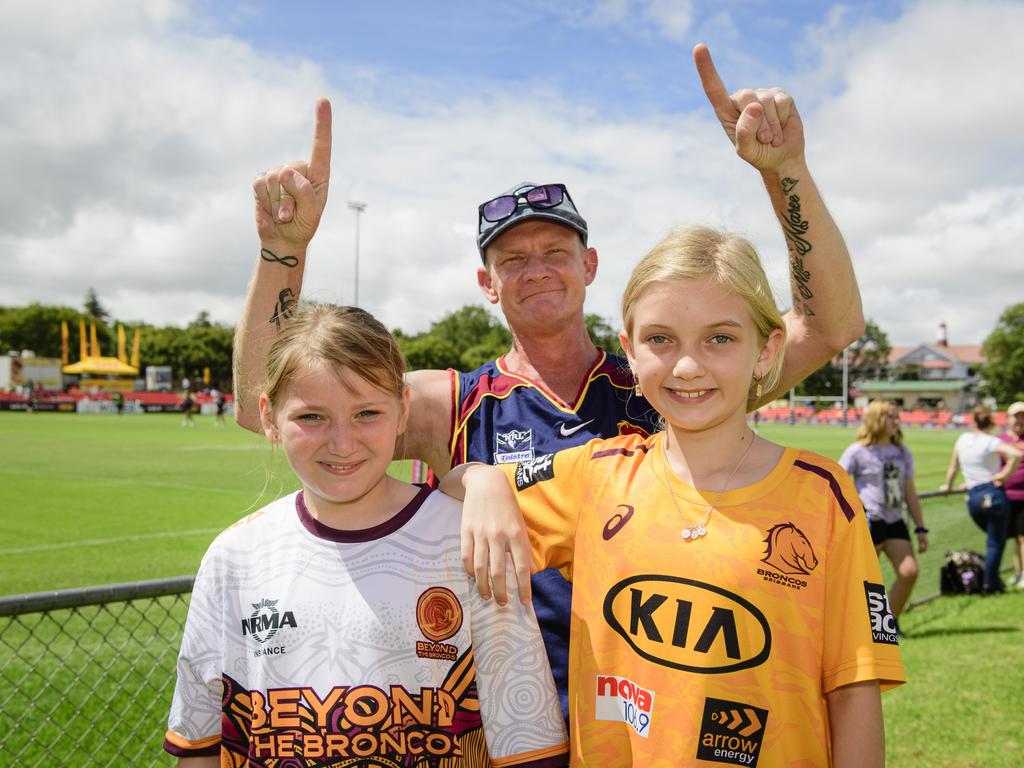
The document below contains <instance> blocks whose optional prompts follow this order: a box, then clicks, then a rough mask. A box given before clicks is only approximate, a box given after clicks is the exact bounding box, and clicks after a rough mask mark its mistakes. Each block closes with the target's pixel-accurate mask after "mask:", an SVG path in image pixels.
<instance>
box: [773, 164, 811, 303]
mask: <svg viewBox="0 0 1024 768" xmlns="http://www.w3.org/2000/svg"><path fill="white" fill-rule="evenodd" d="M799 183H800V180H799V179H793V178H790V177H788V176H787V177H786V178H784V179H783V180H782V194H783V195H785V197H786V210H785V211H783V212H781V213H780V216H779V218H780V219H781V221H782V231H783V233H784V234H785V236H786V244H787V246H788V249H789V264H790V267H791V269H792V274H793V311H794V312H796V313H797V314H799V315H808V316H811V317H813V316H814V310H813V309H811V305H810V300H811V299H813V298H814V292H813V291H812V290H811V286H810V282H811V273H810V271H809V270H808V269H807V268H806V267H805V266H804V256H806V255H807V254H808V253H810V252H811V251H812V250H814V248H813V246H812V245H811V243H810V241H809V240H808V239H807V234H808V230H809V229H810V223H809V222H808V221H807V220H805V219H804V217H803V213H802V211H801V208H800V196H799V195H797V194H795V190H796V187H797V185H798V184H799Z"/></svg>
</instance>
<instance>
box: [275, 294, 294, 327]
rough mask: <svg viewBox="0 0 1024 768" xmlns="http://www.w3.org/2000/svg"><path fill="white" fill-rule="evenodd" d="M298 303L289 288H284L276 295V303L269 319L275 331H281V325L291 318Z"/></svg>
mask: <svg viewBox="0 0 1024 768" xmlns="http://www.w3.org/2000/svg"><path fill="white" fill-rule="evenodd" d="M298 303H299V302H298V300H297V299H296V298H295V293H294V292H293V291H292V289H291V288H284V289H282V290H281V292H280V293H278V294H277V303H276V304H275V305H274V314H273V315H272V316H271V318H270V322H271V323H273V324H274V328H275V329H276V330H277V331H280V330H281V323H282V322H284V321H285V320H287V319H288V318H289V317H291V316H292V314H293V313H294V312H295V307H296V306H297V305H298Z"/></svg>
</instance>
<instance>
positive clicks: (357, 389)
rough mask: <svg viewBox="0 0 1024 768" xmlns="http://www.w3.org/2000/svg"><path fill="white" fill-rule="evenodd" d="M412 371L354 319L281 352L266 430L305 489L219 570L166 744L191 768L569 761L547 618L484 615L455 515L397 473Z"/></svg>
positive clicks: (194, 615)
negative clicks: (393, 473)
mask: <svg viewBox="0 0 1024 768" xmlns="http://www.w3.org/2000/svg"><path fill="white" fill-rule="evenodd" d="M404 372H405V368H404V360H403V358H402V354H401V352H400V351H399V350H398V346H397V344H396V343H395V341H394V339H393V338H392V337H391V335H390V334H389V333H388V332H387V330H386V329H385V328H384V327H383V326H382V325H381V324H380V323H379V322H378V321H377V320H375V319H374V318H373V317H372V316H370V315H369V314H368V313H366V312H364V311H363V310H361V309H356V308H351V307H345V308H341V307H334V306H329V305H319V306H310V307H307V308H304V309H302V310H300V311H299V312H298V313H297V314H296V316H295V317H294V318H293V319H292V320H290V321H289V322H288V323H287V324H286V325H285V327H284V329H283V330H282V332H281V334H280V335H279V336H278V337H277V339H276V340H275V341H274V343H273V345H272V346H271V349H270V354H269V356H268V360H267V374H266V381H265V383H264V386H263V394H262V395H261V396H260V399H259V407H260V414H261V418H262V423H263V428H264V431H265V433H266V435H267V438H268V439H269V440H270V441H271V442H272V443H274V444H278V445H280V446H281V447H282V448H283V449H284V453H285V456H286V457H287V459H288V463H289V464H290V465H291V467H292V469H293V470H294V472H295V474H296V475H297V476H298V478H299V479H300V480H301V482H302V490H301V491H298V492H297V493H293V494H290V495H288V496H285V497H284V498H282V499H278V500H277V501H275V502H272V503H271V504H269V505H267V506H266V507H264V508H263V509H261V510H259V511H258V512H255V513H254V514H252V515H249V516H248V517H246V518H244V519H243V520H241V521H239V522H238V523H236V524H235V525H234V526H232V527H231V528H229V529H228V530H227V531H225V532H224V533H222V534H221V535H220V536H219V537H218V538H217V540H216V541H215V542H214V543H213V544H212V545H211V547H210V549H209V550H208V551H207V553H206V556H205V557H204V558H203V563H202V566H201V567H200V571H199V574H198V575H197V577H196V582H195V588H194V591H193V596H192V601H191V604H190V607H189V615H188V621H187V625H186V628H185V632H184V637H183V640H182V646H181V653H180V656H179V660H178V677H177V684H176V687H175V693H174V698H173V702H172V705H171V713H170V717H169V722H168V730H167V734H166V740H165V749H167V751H169V752H171V753H172V754H175V755H177V756H178V757H179V758H180V763H179V764H180V765H188V766H217V765H230V766H241V765H246V766H269V765H300V764H301V765H303V766H308V767H309V768H313V767H314V766H321V765H323V766H328V765H342V764H344V765H352V766H363V765H373V766H387V767H391V768H399V767H400V766H408V765H413V764H415V765H425V766H426V765H429V766H439V767H440V766H444V767H445V768H461V767H463V766H474V767H475V766H484V765H491V764H492V761H493V763H494V764H500V765H524V766H544V767H546V766H556V765H564V764H565V761H566V753H567V745H566V744H565V734H564V726H563V722H562V717H561V711H560V708H559V705H558V701H557V698H556V696H555V691H554V685H553V683H552V680H551V673H550V669H549V668H548V664H547V657H546V654H545V653H544V648H543V644H542V642H541V638H540V634H539V631H538V629H537V626H536V621H535V619H533V616H532V609H531V608H529V607H528V606H524V605H521V604H519V603H518V602H517V603H513V604H512V605H510V606H504V607H502V606H498V605H496V604H495V603H485V602H483V601H482V600H481V599H480V598H479V596H478V595H477V592H476V590H475V589H473V588H471V586H470V584H469V581H468V580H467V579H466V577H465V574H464V573H463V571H462V566H461V562H460V560H459V554H460V551H459V546H460V542H459V526H460V510H459V506H458V504H457V503H456V502H454V501H453V500H452V499H450V498H448V497H446V496H444V495H443V494H441V493H440V492H433V493H432V492H431V491H430V489H429V488H426V487H422V488H421V487H417V486H413V485H409V484H407V483H404V482H401V481H399V480H397V479H395V478H393V477H390V476H389V475H388V474H387V469H388V466H389V464H390V462H391V458H392V456H393V455H394V454H395V446H396V443H397V442H398V441H399V440H400V439H401V438H402V434H403V432H404V430H405V425H406V419H407V415H408V405H409V390H408V387H407V386H406V385H405V382H404ZM485 737H486V738H485Z"/></svg>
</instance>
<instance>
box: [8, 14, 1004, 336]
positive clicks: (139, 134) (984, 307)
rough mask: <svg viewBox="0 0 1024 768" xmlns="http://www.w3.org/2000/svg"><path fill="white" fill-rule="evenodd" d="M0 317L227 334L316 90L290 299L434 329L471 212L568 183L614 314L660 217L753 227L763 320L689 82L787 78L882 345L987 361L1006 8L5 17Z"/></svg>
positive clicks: (726, 171)
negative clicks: (45, 315) (326, 133)
mask: <svg viewBox="0 0 1024 768" xmlns="http://www.w3.org/2000/svg"><path fill="white" fill-rule="evenodd" d="M0 11H2V17H3V18H4V20H5V21H4V24H3V25H2V26H0V45H2V47H3V50H4V51H5V53H6V56H5V58H6V60H7V62H8V63H9V64H11V63H13V62H16V63H17V65H16V66H13V65H9V66H5V67H3V68H2V69H0V158H3V163H4V172H5V174H4V175H5V177H6V183H5V184H3V185H0V249H2V256H0V306H24V305H27V304H29V303H31V302H41V303H44V304H61V305H67V306H72V307H78V308H80V307H81V305H82V302H83V300H84V297H85V294H86V292H87V291H88V289H89V288H90V287H92V288H95V290H96V291H97V293H98V295H99V297H100V300H101V302H102V303H103V304H104V305H105V306H106V307H107V308H108V309H109V310H110V312H111V313H112V315H113V316H114V317H115V318H117V319H119V320H122V321H127V322H135V321H145V322H148V323H152V324H157V325H164V324H173V325H181V326H183V325H185V324H187V323H188V322H189V321H191V320H193V319H194V318H195V317H196V316H197V315H198V314H199V313H200V312H207V313H209V316H210V317H211V318H212V319H213V320H215V321H218V322H223V323H226V324H231V325H233V324H234V323H236V322H237V320H238V318H239V316H240V313H241V308H242V303H243V299H244V296H245V289H246V286H247V284H248V281H249V279H250V276H251V274H252V270H253V267H254V265H255V263H256V260H257V258H258V253H259V243H258V239H257V237H256V233H255V227H254V224H253V204H252V192H251V184H252V179H253V177H254V176H255V175H256V174H257V173H258V172H260V171H263V170H265V169H267V168H272V167H275V166H278V165H281V164H283V163H285V162H287V161H290V160H295V159H301V158H305V157H308V154H309V144H310V138H311V135H312V127H313V108H314V104H315V101H316V99H317V98H318V97H320V96H326V97H329V98H330V99H331V102H332V105H333V112H334V153H333V159H332V176H331V189H330V197H329V200H328V204H327V209H326V211H325V213H324V217H323V220H322V222H321V225H320V230H319V232H318V233H317V236H316V238H315V240H314V242H313V245H312V246H311V248H310V253H309V258H308V266H307V270H306V279H305V283H304V289H303V296H304V297H305V298H309V299H316V300H321V301H333V302H340V303H351V302H352V301H353V299H354V294H355V291H354V281H355V250H356V248H355V241H356V221H355V213H354V212H353V211H352V210H350V209H349V208H348V206H347V203H348V202H349V201H361V202H364V203H366V212H365V213H364V214H363V215H362V218H361V221H360V230H359V299H360V302H361V304H362V305H363V306H364V307H365V308H367V309H368V310H370V311H371V312H373V313H374V314H376V315H377V316H378V317H379V318H380V319H382V320H383V321H384V323H385V324H386V325H388V326H389V327H392V328H401V329H402V330H403V331H406V332H408V333H414V332H418V331H423V330H426V329H427V328H429V326H430V323H431V322H432V321H434V320H437V319H439V318H440V317H441V316H442V315H443V314H444V313H446V312H449V311H452V310H454V309H457V308H459V307H461V306H462V305H464V304H469V303H477V304H482V303H483V297H482V296H481V294H480V292H479V288H478V287H477V284H476V275H475V268H476V266H477V264H478V263H479V255H478V252H477V250H476V245H475V234H476V207H477V205H478V204H479V203H480V202H483V201H484V200H486V199H489V198H490V197H493V196H495V195H497V194H499V193H500V192H502V191H503V190H505V189H507V188H509V187H511V186H512V185H514V184H515V183H517V182H520V181H524V180H528V181H533V182H536V183H549V182H561V183H564V184H566V185H567V186H568V188H569V189H570V190H571V193H572V197H573V200H574V201H575V202H576V205H577V206H578V207H579V209H580V211H581V212H582V214H583V215H584V216H585V217H586V219H587V220H588V223H589V228H590V243H591V245H593V246H595V247H596V248H597V250H598V253H599V256H600V266H599V270H598V276H597V279H596V281H595V283H594V284H593V285H592V286H591V287H590V288H589V290H588V299H587V306H586V310H587V311H588V312H593V313H596V314H598V315H601V316H603V317H605V318H607V319H608V320H609V321H610V322H611V323H612V324H613V325H615V327H618V325H619V319H618V306H619V300H620V297H621V291H622V288H623V287H624V286H625V283H626V280H627V278H628V275H629V272H630V270H631V269H632V267H633V265H634V264H635V263H636V261H637V260H638V259H639V258H640V257H641V256H642V255H643V254H644V253H646V252H647V250H648V249H650V248H651V247H652V246H653V245H654V244H655V243H656V242H657V241H658V240H659V239H661V237H663V236H664V234H665V233H666V232H667V231H668V230H669V229H670V228H671V227H673V226H675V225H678V224H684V223H700V224H708V225H711V226H717V227H724V228H727V229H730V230H733V231H737V232H740V233H742V234H744V235H746V236H747V237H749V238H750V239H751V240H752V241H753V242H754V243H755V245H756V246H757V247H758V249H759V250H760V252H761V254H762V257H763V258H764V260H765V263H766V266H767V268H768V271H769V276H770V277H771V279H772V282H773V286H774V288H775V291H776V294H777V298H778V300H779V303H780V305H781V306H783V307H785V306H787V303H788V296H789V289H788V286H787V271H786V264H785V246H784V241H783V238H782V235H781V232H780V230H779V227H778V224H777V222H776V220H775V216H774V214H773V212H772V210H771V208H770V206H769V203H768V198H767V195H766V193H765V190H764V187H763V185H762V184H761V182H760V177H759V176H758V174H757V173H756V172H755V171H754V170H753V169H752V168H751V167H749V166H747V165H746V164H745V163H744V162H743V161H742V160H740V159H739V158H738V157H737V156H736V155H735V154H734V151H733V150H732V147H731V145H730V143H729V142H728V140H727V139H726V137H725V135H724V133H722V130H721V128H720V127H719V125H718V122H717V120H716V119H715V117H714V115H713V113H712V112H711V109H710V107H709V105H708V104H707V101H706V98H705V96H704V94H703V91H702V89H701V87H700V81H699V79H698V78H697V74H696V71H695V70H694V67H693V63H692V49H693V46H694V45H695V44H696V43H698V42H703V43H706V44H707V45H708V46H709V48H710V49H711V52H712V54H713V56H714V58H715V61H716V64H717V66H718V69H719V72H720V73H721V75H722V78H723V80H724V81H725V83H726V86H727V87H728V88H729V89H730V90H735V89H738V88H741V87H768V86H780V87H783V88H785V89H786V90H787V91H788V92H789V93H791V94H792V95H793V97H794V99H795V102H796V104H797V107H798V109H799V111H800V115H801V117H802V120H803V122H804V128H805V134H806V137H807V158H808V164H809V167H810V169H811V172H812V174H813V176H814V178H815V180H816V181H817V183H818V185H819V187H820V188H821V190H822V192H823V194H824V197H825V200H826V202H827V204H828V206H829V209H830V211H831V213H832V215H833V217H834V218H835V220H836V221H837V223H838V225H839V227H840V229H841V230H842V231H843V234H844V236H845V238H846V241H847V243H848V245H849V248H850V251H851V254H852V257H853V262H854V267H855V269H856V272H857V276H858V281H859V284H860V288H861V292H862V296H863V300H864V308H865V315H866V316H867V317H869V318H871V319H873V320H875V321H876V322H877V323H878V324H879V325H880V326H881V327H882V329H883V330H885V331H886V332H887V333H888V334H889V338H890V341H891V342H892V343H893V344H895V345H913V344H917V343H920V342H930V341H932V340H933V339H934V338H935V329H936V327H937V325H938V323H939V322H940V321H945V322H946V324H947V326H948V334H949V342H950V343H951V344H976V343H980V342H981V341H982V340H983V339H984V338H985V336H986V335H987V334H988V333H989V332H990V331H991V330H992V328H993V327H994V326H995V324H996V322H997V320H998V317H999V314H1000V312H1001V311H1002V310H1003V309H1004V308H1005V307H1006V306H1008V305H1010V304H1013V303H1017V302H1020V301H1024V254H1022V245H1021V244H1022V243H1024V160H1022V158H1024V132H1022V131H1021V130H1020V127H1021V126H1022V125H1024V85H1022V81H1021V79H1020V73H1021V72H1024V45H1021V44H1020V42H1021V40H1024V3H1022V2H1019V1H1017V2H1007V1H1006V0H1001V1H997V0H969V1H968V0H965V1H963V2H952V1H949V0H927V2H910V1H908V2H894V1H893V0H889V1H887V2H863V3H846V4H841V3H828V2H814V1H813V0H791V1H790V2H778V1H776V2H769V1H768V0H725V1H720V2H713V1H712V0H706V1H705V0H603V1H600V2H584V0H563V2H560V3H557V4H556V3H550V2H541V0H519V2H517V3H501V4H494V3H479V2H470V1H469V0H452V1H451V2H445V3H421V2H404V1H403V2H390V1H388V0H384V1H383V2H377V3H355V2H301V0H293V1H292V2H287V3H282V2H269V0H247V1H246V2H241V1H235V0H219V1H215V0H79V1H78V2H75V3H67V2H61V1H60V0H36V1H35V2H32V3H24V2H16V1H15V0H0Z"/></svg>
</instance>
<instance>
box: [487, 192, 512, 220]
mask: <svg viewBox="0 0 1024 768" xmlns="http://www.w3.org/2000/svg"><path fill="white" fill-rule="evenodd" d="M515 210H516V199H515V198H514V197H513V196H512V195H504V196H502V197H496V198H494V199H493V200H490V201H488V202H486V203H484V207H483V211H482V214H483V217H484V219H485V220H486V221H501V220H502V219H507V218H508V217H509V216H511V215H512V214H513V213H515Z"/></svg>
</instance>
